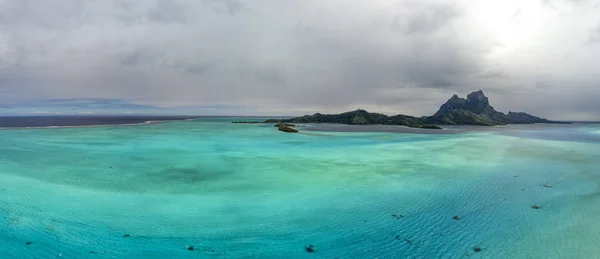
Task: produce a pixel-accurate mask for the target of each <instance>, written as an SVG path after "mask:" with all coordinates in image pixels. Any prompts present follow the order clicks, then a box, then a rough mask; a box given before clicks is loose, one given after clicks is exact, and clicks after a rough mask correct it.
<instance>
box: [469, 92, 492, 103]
mask: <svg viewBox="0 0 600 259" xmlns="http://www.w3.org/2000/svg"><path fill="white" fill-rule="evenodd" d="M467 101H469V102H487V101H488V98H487V97H485V94H483V91H481V90H479V91H475V92H472V93H470V94H469V95H467Z"/></svg>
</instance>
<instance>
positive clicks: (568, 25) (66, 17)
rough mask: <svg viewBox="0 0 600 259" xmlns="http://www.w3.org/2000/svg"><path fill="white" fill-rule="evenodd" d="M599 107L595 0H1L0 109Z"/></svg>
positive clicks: (599, 23) (558, 110) (298, 111)
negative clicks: (471, 100) (451, 103)
mask: <svg viewBox="0 0 600 259" xmlns="http://www.w3.org/2000/svg"><path fill="white" fill-rule="evenodd" d="M479 89H481V90H483V91H484V92H485V93H486V95H487V96H488V97H489V98H490V100H491V102H492V105H493V106H495V107H496V109H497V110H500V111H503V112H508V111H509V110H510V111H526V112H530V113H532V114H535V115H539V116H542V117H547V118H551V119H589V120H600V0H537V1H536V0H502V1H498V0H464V1H451V0H437V1H436V0H400V1H396V0H377V1H366V0H252V1H249V0H248V1H244V0H169V1H167V0H87V1H84V0H0V113H4V114H9V113H68V112H79V113H91V112H105V111H107V110H108V111H113V112H117V113H119V112H123V113H131V112H144V111H145V112H156V111H163V112H164V111H165V109H172V110H168V111H169V112H178V113H199V114H239V115H252V114H256V115H262V114H266V115H302V114H312V113H314V112H342V111H347V110H354V109H357V108H363V109H366V110H369V111H373V112H382V113H386V114H398V113H403V114H410V115H419V116H420V115H430V114H433V113H434V112H435V111H436V110H437V109H438V108H439V106H440V105H441V104H442V103H443V102H445V101H446V100H447V99H448V98H450V97H451V96H452V95H453V94H455V93H456V94H459V95H462V96H464V95H466V94H467V93H469V92H472V91H475V90H479Z"/></svg>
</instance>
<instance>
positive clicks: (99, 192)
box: [0, 118, 600, 258]
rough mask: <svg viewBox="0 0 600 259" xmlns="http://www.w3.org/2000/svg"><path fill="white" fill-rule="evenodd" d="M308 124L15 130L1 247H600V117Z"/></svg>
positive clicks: (113, 252) (512, 252)
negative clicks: (494, 125)
mask: <svg viewBox="0 0 600 259" xmlns="http://www.w3.org/2000/svg"><path fill="white" fill-rule="evenodd" d="M532 127H533V128H532ZM307 128H310V127H298V129H299V130H300V132H299V133H300V134H285V133H282V132H279V131H277V129H274V127H273V125H272V124H235V123H231V120H226V119H217V118H204V119H198V120H193V121H173V122H168V123H161V124H150V125H144V126H120V127H109V126H106V127H94V128H57V129H18V130H2V131H0V141H1V142H2V143H3V145H2V146H0V257H1V258H34V257H37V258H56V257H57V256H59V255H60V256H61V257H62V258H376V257H378V258H459V257H467V256H470V257H481V258H594V257H595V256H596V255H597V254H599V253H600V238H599V237H598V234H597V233H599V232H600V223H597V222H596V221H597V220H596V219H597V216H598V215H600V171H598V168H600V141H596V139H595V138H593V137H592V136H597V135H596V133H595V132H598V131H599V130H600V128H599V127H596V126H595V125H569V126H564V125H545V126H531V127H526V126H519V127H516V126H515V127H514V128H511V126H508V127H504V128H502V130H492V131H487V130H486V131H461V132H458V133H456V134H418V133H417V134H414V133H411V134H409V133H399V132H339V131H331V130H328V131H320V132H317V131H311V130H307ZM534 206H537V209H536V208H534Z"/></svg>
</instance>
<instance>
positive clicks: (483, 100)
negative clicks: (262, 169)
mask: <svg viewBox="0 0 600 259" xmlns="http://www.w3.org/2000/svg"><path fill="white" fill-rule="evenodd" d="M265 122H266V123H337V124H351V125H373V124H381V125H401V126H407V127H413V128H427V129H441V128H440V127H438V126H436V125H478V126H495V125H505V124H531V123H566V122H557V121H550V120H547V119H543V118H539V117H536V116H533V115H530V114H527V113H524V112H509V113H508V114H504V113H502V112H498V111H496V110H495V109H494V107H492V106H491V105H490V103H489V99H488V98H487V97H486V96H485V95H484V93H483V91H481V90H479V91H476V92H473V93H470V94H469V95H467V98H466V99H464V98H460V97H458V96H457V95H454V96H452V98H450V99H449V100H448V101H447V102H446V103H444V104H443V105H442V106H441V107H440V109H439V110H438V111H437V112H436V113H435V114H434V115H433V116H426V117H413V116H408V115H402V114H399V115H394V116H387V115H384V114H380V113H370V112H367V111H365V110H362V109H358V110H355V111H350V112H344V113H340V114H320V113H315V114H313V115H305V116H302V117H296V118H291V119H283V120H282V119H270V120H267V121H265Z"/></svg>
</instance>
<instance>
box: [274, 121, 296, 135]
mask: <svg viewBox="0 0 600 259" xmlns="http://www.w3.org/2000/svg"><path fill="white" fill-rule="evenodd" d="M275 127H277V129H278V130H279V131H283V132H289V133H298V130H297V129H294V128H292V127H295V125H294V124H289V123H277V124H275Z"/></svg>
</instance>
